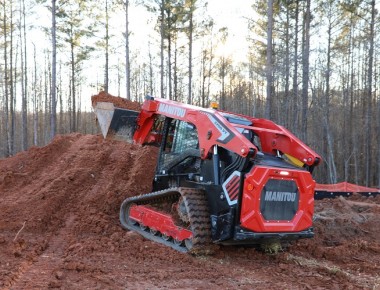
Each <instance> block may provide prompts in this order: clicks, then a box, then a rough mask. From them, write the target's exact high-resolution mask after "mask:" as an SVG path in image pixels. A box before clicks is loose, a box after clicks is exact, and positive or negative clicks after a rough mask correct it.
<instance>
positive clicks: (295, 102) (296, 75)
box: [292, 0, 299, 134]
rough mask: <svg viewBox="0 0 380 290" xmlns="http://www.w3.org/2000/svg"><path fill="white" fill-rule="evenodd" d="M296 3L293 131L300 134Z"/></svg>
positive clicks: (296, 14)
mask: <svg viewBox="0 0 380 290" xmlns="http://www.w3.org/2000/svg"><path fill="white" fill-rule="evenodd" d="M295 2H296V11H295V23H294V73H293V100H292V101H293V107H294V108H295V110H293V111H292V112H293V115H294V117H293V118H294V119H293V130H294V131H295V133H296V134H297V133H299V132H298V128H299V127H298V114H299V110H298V14H299V2H298V0H296V1H295Z"/></svg>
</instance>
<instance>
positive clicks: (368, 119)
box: [364, 0, 376, 186]
mask: <svg viewBox="0 0 380 290" xmlns="http://www.w3.org/2000/svg"><path fill="white" fill-rule="evenodd" d="M375 13H376V11H375V0H372V1H371V23H370V31H369V52H368V82H367V95H366V98H367V100H366V104H367V108H366V114H365V126H364V128H365V129H364V130H365V137H364V138H365V142H364V143H365V185H366V186H369V185H370V184H371V162H372V152H371V149H372V148H371V146H372V134H371V132H372V77H373V76H372V73H373V51H374V49H373V47H374V41H375V32H374V31H375Z"/></svg>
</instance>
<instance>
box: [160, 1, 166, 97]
mask: <svg viewBox="0 0 380 290" xmlns="http://www.w3.org/2000/svg"><path fill="white" fill-rule="evenodd" d="M160 9H161V23H160V33H161V47H160V61H161V65H160V83H161V89H160V93H161V96H160V97H161V98H165V94H164V39H165V0H162V1H161V7H160Z"/></svg>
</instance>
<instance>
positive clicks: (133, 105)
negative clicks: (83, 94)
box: [91, 92, 141, 111]
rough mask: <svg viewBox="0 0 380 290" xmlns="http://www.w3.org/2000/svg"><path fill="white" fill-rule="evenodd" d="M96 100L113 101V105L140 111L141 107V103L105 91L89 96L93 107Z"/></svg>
mask: <svg viewBox="0 0 380 290" xmlns="http://www.w3.org/2000/svg"><path fill="white" fill-rule="evenodd" d="M98 102H109V103H113V104H114V106H115V107H118V108H123V109H128V110H134V111H140V109H141V104H140V103H138V102H133V101H130V100H127V99H125V98H121V97H115V96H113V95H111V94H108V93H106V92H100V93H99V94H97V95H93V96H92V97H91V104H92V106H93V107H95V106H96V103H98Z"/></svg>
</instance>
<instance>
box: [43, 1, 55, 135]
mask: <svg viewBox="0 0 380 290" xmlns="http://www.w3.org/2000/svg"><path fill="white" fill-rule="evenodd" d="M56 1H57V0H52V1H51V3H52V9H51V16H52V26H51V35H52V58H51V59H52V61H51V92H50V93H51V110H50V116H51V117H50V139H53V137H54V136H55V134H56V128H57V101H56V99H57V95H56V93H57V91H56V87H57V37H56V31H57V30H56V20H55V14H56V5H55V4H56ZM45 113H47V112H45Z"/></svg>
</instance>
